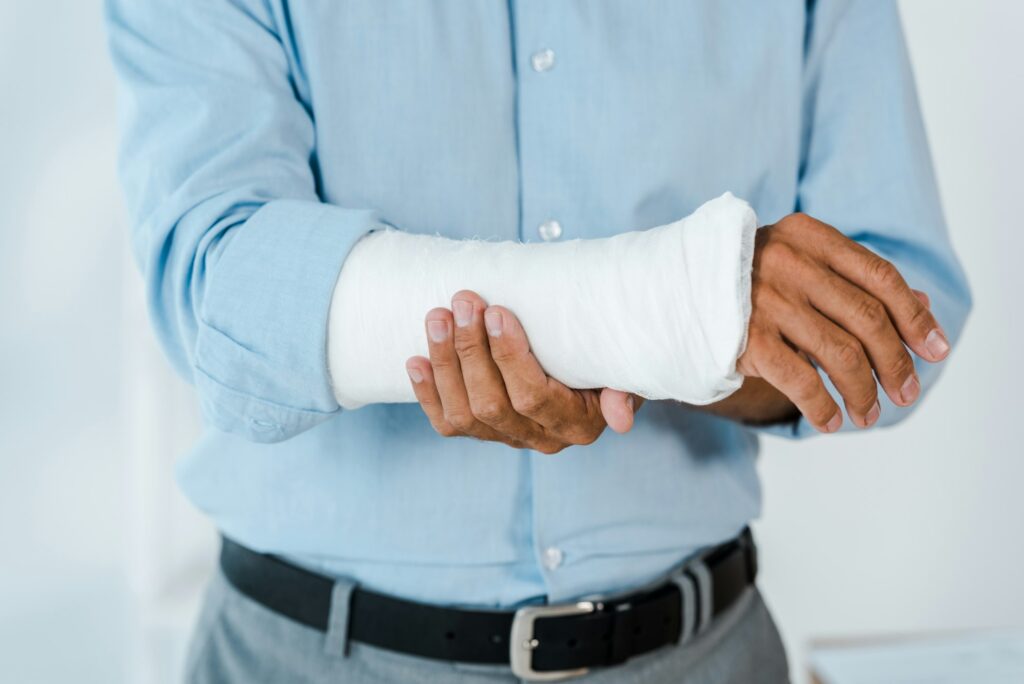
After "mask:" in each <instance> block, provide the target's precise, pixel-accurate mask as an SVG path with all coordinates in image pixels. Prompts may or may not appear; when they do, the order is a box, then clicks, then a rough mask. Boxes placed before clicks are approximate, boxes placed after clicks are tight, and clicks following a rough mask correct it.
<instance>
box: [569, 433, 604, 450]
mask: <svg viewBox="0 0 1024 684" xmlns="http://www.w3.org/2000/svg"><path fill="white" fill-rule="evenodd" d="M600 436H601V430H597V429H588V430H581V431H579V432H577V433H576V434H575V435H574V436H573V440H572V441H573V444H577V445H579V446H589V445H591V444H593V443H594V442H596V441H597V438H598V437H600Z"/></svg>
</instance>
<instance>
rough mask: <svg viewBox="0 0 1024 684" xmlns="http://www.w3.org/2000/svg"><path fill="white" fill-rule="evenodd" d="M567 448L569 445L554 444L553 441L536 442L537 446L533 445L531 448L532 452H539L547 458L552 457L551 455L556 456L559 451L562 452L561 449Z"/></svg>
mask: <svg viewBox="0 0 1024 684" xmlns="http://www.w3.org/2000/svg"><path fill="white" fill-rule="evenodd" d="M567 446H569V445H568V444H564V443H562V442H555V441H551V440H544V441H541V442H538V443H537V444H535V445H534V446H533V450H534V451H539V452H540V453H542V454H545V455H547V456H553V455H555V454H557V453H558V452H559V451H562V450H563V449H565V448H566V447H567Z"/></svg>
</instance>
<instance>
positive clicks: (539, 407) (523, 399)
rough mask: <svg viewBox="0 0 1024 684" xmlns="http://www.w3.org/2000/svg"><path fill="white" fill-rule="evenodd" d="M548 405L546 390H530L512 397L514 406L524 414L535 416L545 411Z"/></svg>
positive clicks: (518, 411)
mask: <svg viewBox="0 0 1024 684" xmlns="http://www.w3.org/2000/svg"><path fill="white" fill-rule="evenodd" d="M547 406H548V397H547V395H546V394H545V393H544V392H539V391H535V390H530V391H528V392H522V393H520V394H517V395H516V396H514V397H512V408H514V409H515V410H516V412H517V413H521V414H522V415H524V416H535V415H538V414H540V413H543V412H544V410H545V409H546V408H547Z"/></svg>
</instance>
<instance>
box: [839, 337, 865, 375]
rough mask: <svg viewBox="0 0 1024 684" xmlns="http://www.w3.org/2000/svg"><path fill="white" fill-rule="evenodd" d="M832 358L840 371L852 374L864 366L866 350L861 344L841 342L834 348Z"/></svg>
mask: <svg viewBox="0 0 1024 684" xmlns="http://www.w3.org/2000/svg"><path fill="white" fill-rule="evenodd" d="M832 357H833V358H834V359H835V363H836V366H837V367H838V369H839V370H840V371H843V372H846V373H852V372H855V371H858V370H860V369H861V368H862V367H863V365H864V361H865V359H864V350H863V349H862V348H861V346H860V344H858V343H857V342H852V341H841V342H838V343H836V344H835V345H834V346H833V348H832Z"/></svg>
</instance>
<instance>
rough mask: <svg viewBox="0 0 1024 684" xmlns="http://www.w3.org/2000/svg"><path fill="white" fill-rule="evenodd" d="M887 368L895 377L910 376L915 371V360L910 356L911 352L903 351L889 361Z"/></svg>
mask: <svg viewBox="0 0 1024 684" xmlns="http://www.w3.org/2000/svg"><path fill="white" fill-rule="evenodd" d="M886 370H887V372H888V373H889V375H892V376H894V377H898V378H903V377H905V376H909V375H910V374H911V373H913V372H914V360H913V359H911V358H910V354H907V353H906V352H901V353H900V354H899V355H898V356H897V357H896V358H895V359H893V360H892V361H891V362H890V363H889V368H887V369H886Z"/></svg>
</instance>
